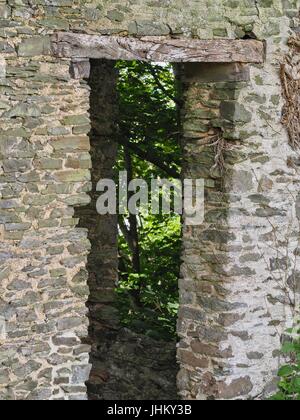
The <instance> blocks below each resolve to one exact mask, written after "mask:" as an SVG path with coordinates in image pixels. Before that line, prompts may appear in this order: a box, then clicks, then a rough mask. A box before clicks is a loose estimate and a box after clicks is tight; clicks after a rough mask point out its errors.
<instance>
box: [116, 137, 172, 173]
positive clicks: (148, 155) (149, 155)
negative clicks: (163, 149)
mask: <svg viewBox="0 0 300 420" xmlns="http://www.w3.org/2000/svg"><path fill="white" fill-rule="evenodd" d="M118 142H119V143H120V144H122V145H123V146H125V147H128V148H129V149H130V150H132V151H133V153H134V154H136V155H137V156H139V157H140V158H141V159H144V160H147V161H148V162H150V163H153V165H155V166H157V167H158V168H160V169H161V170H162V171H164V172H165V173H166V174H167V175H169V176H170V177H171V178H180V173H179V172H177V171H176V169H173V168H171V167H170V165H171V162H169V163H165V162H163V161H162V160H161V159H160V158H159V157H158V156H157V155H156V154H155V152H153V151H144V150H142V149H141V148H140V147H139V146H138V145H137V144H135V143H132V142H130V141H129V140H128V139H127V138H123V137H121V136H119V138H118Z"/></svg>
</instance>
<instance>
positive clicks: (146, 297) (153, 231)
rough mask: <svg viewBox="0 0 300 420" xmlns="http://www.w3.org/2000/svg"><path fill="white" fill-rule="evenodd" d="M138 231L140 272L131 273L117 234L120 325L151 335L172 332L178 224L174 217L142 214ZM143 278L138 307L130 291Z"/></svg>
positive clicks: (124, 245)
mask: <svg viewBox="0 0 300 420" xmlns="http://www.w3.org/2000/svg"><path fill="white" fill-rule="evenodd" d="M142 224H143V227H142V228H140V229H139V234H140V256H141V274H137V273H134V272H133V269H132V266H131V264H130V251H129V249H128V245H127V243H126V241H125V239H124V237H123V236H121V235H120V239H119V248H120V255H122V258H123V261H124V260H125V266H124V265H123V270H122V271H121V272H120V279H121V281H120V285H119V289H118V292H119V307H120V312H121V315H122V320H123V323H124V325H126V326H130V327H131V328H133V329H135V330H137V331H138V332H143V333H146V334H148V335H150V336H153V337H154V338H158V337H161V338H165V339H166V338H172V337H174V335H175V334H176V319H177V312H178V275H179V269H180V247H181V224H180V218H179V217H178V216H173V217H166V216H165V217H163V216H160V217H158V216H156V217H155V216H152V215H149V216H145V217H143V218H142ZM142 281H144V283H145V287H144V288H143V289H142V293H141V300H142V302H143V307H142V308H138V307H134V305H132V304H131V302H130V294H129V293H128V292H130V291H131V290H137V289H138V287H139V285H140V283H141V282H142Z"/></svg>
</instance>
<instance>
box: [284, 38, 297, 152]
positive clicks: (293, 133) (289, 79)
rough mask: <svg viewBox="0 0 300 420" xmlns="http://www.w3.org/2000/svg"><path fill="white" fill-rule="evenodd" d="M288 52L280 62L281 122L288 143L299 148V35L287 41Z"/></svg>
mask: <svg viewBox="0 0 300 420" xmlns="http://www.w3.org/2000/svg"><path fill="white" fill-rule="evenodd" d="M289 45H290V47H291V48H290V52H289V54H287V56H286V58H285V62H284V63H282V64H281V72H280V76H281V82H282V87H283V95H284V98H285V105H284V108H283V117H282V123H283V124H284V125H285V126H286V128H287V130H288V134H289V139H290V145H291V147H292V148H293V149H294V150H297V149H300V35H299V34H297V35H295V36H294V37H292V38H291V39H290V41H289Z"/></svg>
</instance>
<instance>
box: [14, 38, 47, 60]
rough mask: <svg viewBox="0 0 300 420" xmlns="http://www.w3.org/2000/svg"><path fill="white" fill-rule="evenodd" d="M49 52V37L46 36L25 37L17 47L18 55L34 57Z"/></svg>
mask: <svg viewBox="0 0 300 420" xmlns="http://www.w3.org/2000/svg"><path fill="white" fill-rule="evenodd" d="M50 52H51V44H50V38H49V37H48V36H37V37H31V38H28V39H25V40H24V41H22V42H21V44H20V45H19V48H18V54H19V56H20V57H34V56H39V55H48V54H50Z"/></svg>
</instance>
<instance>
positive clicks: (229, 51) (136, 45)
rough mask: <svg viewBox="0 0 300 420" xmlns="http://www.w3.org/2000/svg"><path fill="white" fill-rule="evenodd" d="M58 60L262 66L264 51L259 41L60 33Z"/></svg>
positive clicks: (55, 39) (54, 40)
mask: <svg viewBox="0 0 300 420" xmlns="http://www.w3.org/2000/svg"><path fill="white" fill-rule="evenodd" d="M52 51H53V54H54V55H55V56H58V57H66V58H74V57H76V58H106V59H109V60H140V61H159V62H175V63H180V62H190V63H191V62H198V63H201V62H205V63H234V62H237V63H263V62H264V55H265V49H264V44H263V42H261V41H256V40H230V39H228V40H226V39H216V40H199V39H170V38H164V37H143V38H140V39H137V38H127V37H120V36H101V35H85V34H77V33H69V32H58V33H56V34H54V35H53V36H52Z"/></svg>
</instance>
